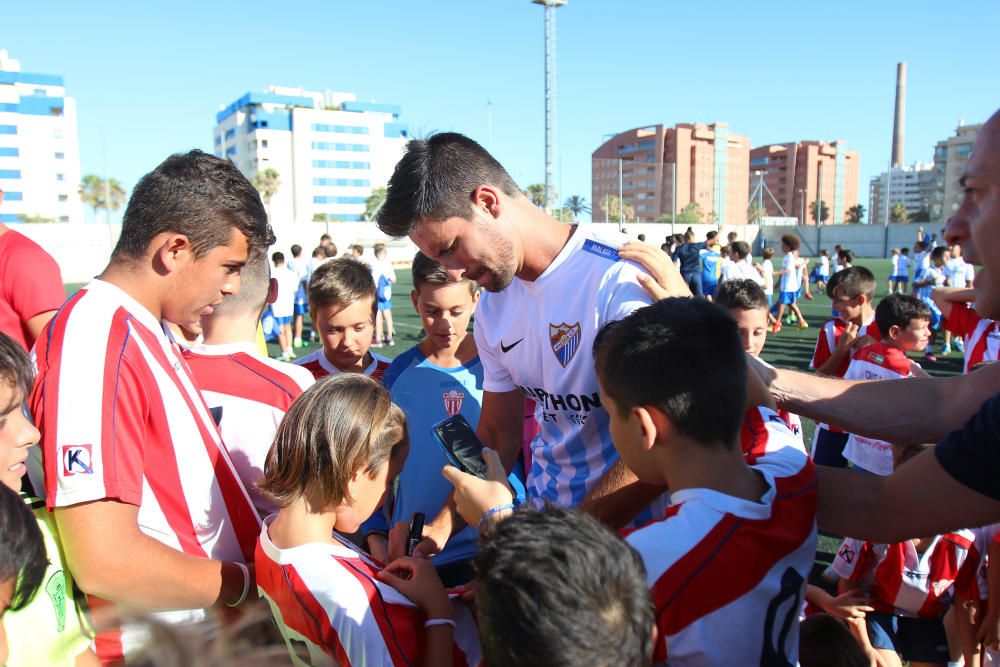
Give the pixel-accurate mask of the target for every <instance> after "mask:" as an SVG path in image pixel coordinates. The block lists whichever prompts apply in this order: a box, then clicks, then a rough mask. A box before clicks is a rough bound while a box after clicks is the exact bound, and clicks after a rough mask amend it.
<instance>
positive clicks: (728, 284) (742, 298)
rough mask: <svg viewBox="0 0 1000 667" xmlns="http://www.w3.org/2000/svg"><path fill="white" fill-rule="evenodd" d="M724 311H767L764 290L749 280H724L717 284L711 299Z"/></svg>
mask: <svg viewBox="0 0 1000 667" xmlns="http://www.w3.org/2000/svg"><path fill="white" fill-rule="evenodd" d="M713 298H714V300H715V303H717V304H719V306H721V307H722V308H725V309H726V310H737V309H738V310H760V309H762V308H763V309H764V310H767V308H768V304H767V294H765V293H764V288H763V287H761V286H760V285H758V284H757V283H755V282H754V281H753V280H751V279H749V278H742V279H739V280H726V281H723V282H722V283H720V284H719V287H718V289H716V290H715V296H714V297H713Z"/></svg>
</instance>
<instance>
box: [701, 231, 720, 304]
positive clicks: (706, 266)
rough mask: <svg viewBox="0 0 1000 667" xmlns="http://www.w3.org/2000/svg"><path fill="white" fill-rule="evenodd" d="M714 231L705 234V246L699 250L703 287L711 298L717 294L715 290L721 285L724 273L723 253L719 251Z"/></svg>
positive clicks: (704, 291)
mask: <svg viewBox="0 0 1000 667" xmlns="http://www.w3.org/2000/svg"><path fill="white" fill-rule="evenodd" d="M716 236H717V234H716V232H714V231H711V232H709V233H708V234H706V235H705V247H704V248H702V249H701V251H700V252H699V254H700V256H701V289H702V292H703V293H704V294H705V296H706V297H708V299H709V300H711V299H712V298H713V297H714V296H715V290H716V289H717V288H718V286H719V276H720V275H721V273H722V254H721V253H720V252H719V244H718V243H716V241H715V238H716Z"/></svg>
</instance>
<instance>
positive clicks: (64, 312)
mask: <svg viewBox="0 0 1000 667" xmlns="http://www.w3.org/2000/svg"><path fill="white" fill-rule="evenodd" d="M35 357H36V364H37V367H38V377H37V379H36V381H35V386H34V390H33V392H32V395H31V409H32V414H34V416H35V420H36V423H37V424H38V428H39V430H40V431H41V433H42V439H41V445H42V446H41V452H42V457H43V462H44V472H45V483H44V488H45V493H46V502H47V505H48V507H49V509H53V508H57V507H67V506H70V505H76V504H79V503H85V502H89V501H94V500H104V499H112V500H117V501H120V502H123V503H128V504H130V505H136V506H138V508H139V512H138V524H139V529H140V530H141V531H142V532H143V533H145V534H146V535H148V536H150V537H152V538H153V539H155V540H157V541H159V542H161V543H163V544H165V545H167V546H169V547H172V548H174V549H177V550H178V551H182V552H184V553H186V554H190V555H193V556H199V557H202V558H213V559H217V560H224V561H239V562H250V559H252V558H253V549H254V540H255V537H256V535H257V534H259V532H260V520H259V519H258V517H257V513H256V512H255V511H254V509H253V505H252V504H251V503H250V499H249V497H248V496H247V492H246V490H245V489H244V487H243V484H242V483H241V482H240V479H239V477H238V476H237V474H236V471H235V469H234V467H233V464H232V462H231V461H230V459H229V454H228V452H227V451H226V449H225V447H223V446H222V442H221V440H220V439H219V432H218V430H217V429H216V427H215V423H214V422H213V421H212V417H211V415H210V414H209V410H208V406H206V405H205V402H204V400H203V399H202V396H201V394H200V393H199V391H198V387H197V385H196V383H195V380H194V377H193V376H192V375H191V371H190V369H189V368H188V366H187V364H186V363H185V362H184V359H183V357H182V356H181V354H180V353H179V351H178V349H177V348H176V347H175V346H174V345H172V344H171V343H170V341H169V339H168V338H167V336H166V335H165V333H164V331H163V328H162V325H161V323H160V322H158V321H157V320H156V318H155V317H154V316H153V315H152V314H151V313H150V312H149V311H148V310H146V309H145V308H144V307H143V306H142V305H141V304H140V303H139V302H137V301H135V300H134V299H133V298H132V297H130V296H129V295H128V294H126V293H125V292H124V291H122V290H121V289H119V288H118V287H116V286H114V285H112V284H110V283H107V282H103V281H101V280H94V281H92V282H91V283H90V284H89V285H87V287H86V288H84V289H83V290H81V291H80V292H78V293H77V294H76V295H75V296H74V297H72V298H71V299H70V300H69V301H67V302H66V304H65V305H64V306H63V307H62V308H61V309H60V310H59V312H58V313H57V314H56V316H55V317H54V318H53V320H52V323H51V325H50V328H49V330H48V332H47V335H45V336H42V337H41V338H39V340H38V342H37V344H36V347H35ZM92 528H93V530H96V531H100V530H101V529H102V527H101V526H93V527H92ZM123 557H127V554H123ZM98 604H99V603H98ZM202 614H203V611H202V610H191V611H189V612H169V613H167V614H163V616H164V617H165V618H166V619H168V620H190V619H192V618H198V617H199V616H201V615H202ZM158 615H159V614H158ZM130 648H131V644H130V637H129V636H127V635H126V636H123V635H122V634H121V633H117V632H105V633H102V634H99V635H98V637H97V651H98V656H99V657H100V658H101V659H102V660H112V659H115V658H120V657H121V655H122V652H123V651H125V652H128V651H129V650H130Z"/></svg>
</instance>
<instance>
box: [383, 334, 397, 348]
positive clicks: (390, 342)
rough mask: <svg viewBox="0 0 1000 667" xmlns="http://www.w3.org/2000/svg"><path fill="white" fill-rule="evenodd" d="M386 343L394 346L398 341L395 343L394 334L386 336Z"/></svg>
mask: <svg viewBox="0 0 1000 667" xmlns="http://www.w3.org/2000/svg"><path fill="white" fill-rule="evenodd" d="M385 344H386V345H387V346H388V347H392V346H393V345H395V344H396V343H395V341H393V339H392V336H386V337H385Z"/></svg>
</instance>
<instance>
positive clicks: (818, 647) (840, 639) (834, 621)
mask: <svg viewBox="0 0 1000 667" xmlns="http://www.w3.org/2000/svg"><path fill="white" fill-rule="evenodd" d="M799 663H800V664H801V665H802V667H868V665H870V664H871V661H870V660H869V659H868V656H867V655H865V651H864V649H863V648H862V646H861V644H860V643H859V642H858V640H857V639H855V638H854V635H853V634H851V630H850V629H849V628H848V627H847V623H846V622H845V621H843V620H841V619H839V618H837V617H836V616H831V615H830V614H813V615H812V616H809V617H808V618H806V619H805V620H804V621H802V625H801V626H800V629H799Z"/></svg>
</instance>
